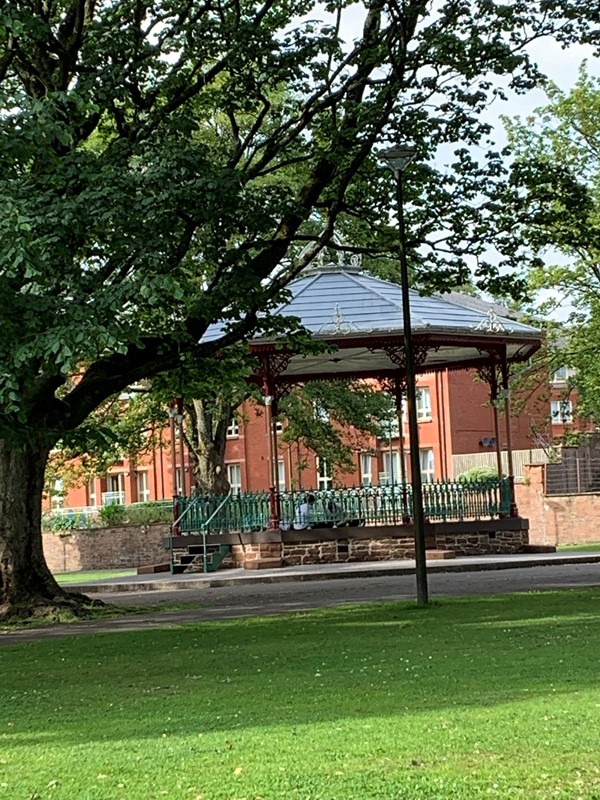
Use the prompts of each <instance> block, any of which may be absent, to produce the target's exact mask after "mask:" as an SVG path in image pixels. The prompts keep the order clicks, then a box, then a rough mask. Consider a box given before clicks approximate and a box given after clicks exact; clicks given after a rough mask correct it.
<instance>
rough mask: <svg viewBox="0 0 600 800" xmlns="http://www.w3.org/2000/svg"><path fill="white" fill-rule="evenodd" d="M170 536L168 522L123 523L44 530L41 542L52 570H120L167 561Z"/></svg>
mask: <svg viewBox="0 0 600 800" xmlns="http://www.w3.org/2000/svg"><path fill="white" fill-rule="evenodd" d="M168 535H169V526H168V525H148V526H144V527H140V526H139V525H124V526H123V527H120V528H95V529H93V530H89V531H68V532H67V531H61V532H60V533H44V534H42V544H43V548H44V555H45V557H46V561H47V563H48V567H49V568H50V570H51V572H77V571H79V570H94V569H121V568H126V567H143V566H146V565H148V564H161V563H164V562H165V561H167V560H168V554H167V552H166V551H165V550H164V548H163V546H162V539H163V537H164V536H168Z"/></svg>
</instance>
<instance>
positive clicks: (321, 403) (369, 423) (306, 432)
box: [281, 381, 395, 475]
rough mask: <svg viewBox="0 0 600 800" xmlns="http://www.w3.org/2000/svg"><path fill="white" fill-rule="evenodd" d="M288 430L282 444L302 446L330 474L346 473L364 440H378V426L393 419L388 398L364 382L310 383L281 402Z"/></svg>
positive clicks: (363, 446) (384, 393)
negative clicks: (324, 466)
mask: <svg viewBox="0 0 600 800" xmlns="http://www.w3.org/2000/svg"><path fill="white" fill-rule="evenodd" d="M281 416H283V417H285V419H286V420H287V425H286V427H285V428H284V430H283V433H282V435H281V441H282V442H284V443H286V444H296V445H302V446H303V447H304V448H305V449H306V450H310V451H311V452H313V453H315V455H316V456H317V457H318V458H319V459H320V460H322V461H324V462H325V463H326V464H327V465H328V467H329V469H330V470H331V472H332V475H333V474H335V472H351V471H352V470H354V468H355V463H354V454H355V453H357V452H361V451H364V450H365V449H366V447H367V443H368V439H369V438H371V437H381V436H382V435H383V430H382V425H383V424H384V423H385V421H386V420H391V419H395V405H394V400H393V399H392V397H391V396H390V395H389V394H387V393H386V392H382V391H381V390H380V389H379V388H378V387H377V386H374V385H372V384H369V383H366V382H364V381H313V382H311V383H308V384H306V386H303V387H301V388H300V387H299V388H295V389H293V390H292V391H291V392H290V394H289V395H288V396H287V397H286V398H285V399H284V400H283V401H282V403H281Z"/></svg>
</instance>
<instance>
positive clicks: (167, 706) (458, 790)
mask: <svg viewBox="0 0 600 800" xmlns="http://www.w3.org/2000/svg"><path fill="white" fill-rule="evenodd" d="M0 669H1V674H2V681H1V682H0V709H1V711H0V798H2V800H3V799H4V798H7V800H8V798H10V800H47V799H48V800H49V799H50V798H51V799H52V800H63V798H64V800H114V799H115V798H117V799H118V798H123V799H124V800H125V799H127V800H160V798H163V797H164V798H168V800H199V799H200V798H201V799H202V800H243V798H245V800H275V798H277V800H338V799H340V798H352V799H353V800H354V799H356V800H370V799H371V798H385V799H386V800H417V799H418V800H452V799H453V798H460V799H465V800H466V799H467V798H499V800H504V798H523V800H524V799H525V798H527V799H528V800H530V799H532V798H537V799H539V800H542V799H543V800H547V799H548V798H564V800H577V798H584V799H585V800H591V799H592V798H600V681H599V680H598V679H599V677H600V675H599V673H600V589H599V590H586V591H572V592H552V593H540V594H535V593H532V594H522V595H512V596H499V597H491V598H470V599H452V600H444V601H443V603H441V604H436V605H432V606H431V607H429V608H427V609H418V608H416V607H414V606H413V605H410V604H407V603H386V604H375V605H370V606H360V607H359V606H354V607H345V608H338V609H328V610H324V611H318V612H311V613H301V614H300V613H298V614H294V615H285V616H281V617H266V618H261V619H244V620H229V621H225V622H213V623H204V624H200V625H191V626H184V627H179V628H170V629H169V628H164V629H161V630H148V631H141V632H139V633H133V634H131V633H127V634H126V633H122V634H118V633H115V634H102V635H97V636H84V637H80V638H75V637H72V638H68V639H60V640H48V641H45V642H40V643H33V644H25V645H19V646H11V647H2V648H0Z"/></svg>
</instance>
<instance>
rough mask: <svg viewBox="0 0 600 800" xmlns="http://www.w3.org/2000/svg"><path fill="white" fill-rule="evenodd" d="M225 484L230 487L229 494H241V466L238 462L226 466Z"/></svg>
mask: <svg viewBox="0 0 600 800" xmlns="http://www.w3.org/2000/svg"><path fill="white" fill-rule="evenodd" d="M226 468H227V482H228V483H229V485H230V487H231V494H241V492H242V465H241V464H240V463H239V461H236V462H232V463H231V464H227V465H226Z"/></svg>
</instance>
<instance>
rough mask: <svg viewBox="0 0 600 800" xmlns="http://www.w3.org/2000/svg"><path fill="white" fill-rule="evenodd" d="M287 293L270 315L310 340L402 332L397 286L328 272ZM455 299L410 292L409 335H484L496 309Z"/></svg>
mask: <svg viewBox="0 0 600 800" xmlns="http://www.w3.org/2000/svg"><path fill="white" fill-rule="evenodd" d="M288 288H289V290H290V291H291V293H292V299H291V300H290V301H289V302H287V303H283V304H282V305H281V306H279V307H278V308H277V309H276V310H275V311H274V314H276V315H285V316H292V317H299V318H300V319H301V320H302V324H303V325H304V327H305V328H307V329H308V330H309V331H311V333H313V334H314V335H315V336H318V337H320V336H324V337H326V336H332V335H335V334H336V333H345V334H352V333H353V334H355V335H360V334H361V333H363V334H375V333H390V332H398V333H401V332H402V330H403V324H404V318H403V314H402V293H401V287H400V286H399V285H398V284H395V283H391V282H389V281H383V280H381V279H379V278H374V277H373V276H371V275H368V274H367V273H361V272H350V271H348V270H336V271H334V270H331V269H329V270H323V271H320V272H318V273H315V274H309V275H306V276H305V277H300V278H299V279H298V280H295V281H293V282H292V283H291V284H290V285H289V287H288ZM455 297H456V296H454V297H452V299H447V298H446V297H440V296H433V297H427V296H422V295H420V294H419V293H418V292H415V291H413V290H412V289H411V290H410V312H411V327H412V330H413V331H414V332H418V331H434V330H435V331H440V332H441V331H448V332H453V333H457V332H461V333H463V332H464V333H469V332H472V331H473V330H474V329H476V328H477V326H482V329H483V327H484V326H485V324H486V322H487V321H488V320H489V319H490V317H489V312H490V311H492V312H493V313H494V314H496V312H495V310H494V306H496V307H497V305H496V304H486V303H484V301H481V300H477V302H478V303H479V304H481V305H483V306H487V309H486V310H485V311H484V310H476V309H474V308H471V307H469V306H468V305H467V304H466V303H462V302H456V299H455ZM468 299H469V300H471V299H473V298H468ZM475 299H476V298H475ZM496 316H497V315H496ZM497 325H498V326H499V327H501V328H503V329H504V330H505V331H506V332H507V333H508V332H510V333H518V334H521V335H525V336H527V335H531V336H539V331H538V330H537V329H536V328H532V327H531V326H529V325H523V324H522V323H519V322H517V321H515V320H513V319H509V318H508V317H499V316H497Z"/></svg>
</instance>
